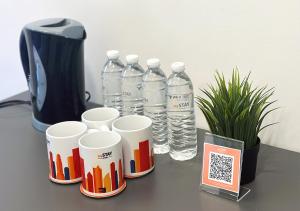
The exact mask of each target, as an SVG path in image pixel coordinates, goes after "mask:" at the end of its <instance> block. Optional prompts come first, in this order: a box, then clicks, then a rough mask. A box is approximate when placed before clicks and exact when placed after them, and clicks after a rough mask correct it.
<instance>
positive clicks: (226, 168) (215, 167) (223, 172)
mask: <svg viewBox="0 0 300 211" xmlns="http://www.w3.org/2000/svg"><path fill="white" fill-rule="evenodd" d="M233 166H234V158H233V157H232V156H230V155H224V154H219V153H215V152H210V154H209V170H208V178H209V179H211V180H214V181H217V182H223V183H227V184H231V185H232V179H233V178H232V177H233Z"/></svg>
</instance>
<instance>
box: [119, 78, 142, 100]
mask: <svg viewBox="0 0 300 211" xmlns="http://www.w3.org/2000/svg"><path fill="white" fill-rule="evenodd" d="M122 97H123V98H125V99H126V98H141V97H142V83H141V82H136V83H132V82H131V81H130V82H127V81H123V84H122Z"/></svg>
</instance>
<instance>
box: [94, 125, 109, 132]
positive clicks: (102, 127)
mask: <svg viewBox="0 0 300 211" xmlns="http://www.w3.org/2000/svg"><path fill="white" fill-rule="evenodd" d="M97 129H98V131H99V130H100V131H110V129H109V127H107V126H106V125H101V126H99V127H98V128H97Z"/></svg>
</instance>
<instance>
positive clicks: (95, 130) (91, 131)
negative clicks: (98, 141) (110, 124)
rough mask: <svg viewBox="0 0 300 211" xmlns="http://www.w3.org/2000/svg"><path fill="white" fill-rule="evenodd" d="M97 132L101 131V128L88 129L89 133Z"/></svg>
mask: <svg viewBox="0 0 300 211" xmlns="http://www.w3.org/2000/svg"><path fill="white" fill-rule="evenodd" d="M96 132H99V130H97V129H88V130H87V133H88V134H91V133H96Z"/></svg>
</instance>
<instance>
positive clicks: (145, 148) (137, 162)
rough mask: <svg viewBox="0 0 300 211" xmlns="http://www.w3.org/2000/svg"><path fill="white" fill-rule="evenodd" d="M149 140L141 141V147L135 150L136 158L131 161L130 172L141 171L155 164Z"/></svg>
mask: <svg viewBox="0 0 300 211" xmlns="http://www.w3.org/2000/svg"><path fill="white" fill-rule="evenodd" d="M149 144H150V143H149V140H145V141H141V142H139V148H138V149H135V150H134V152H133V153H134V160H131V161H130V172H131V173H139V172H143V171H147V170H149V169H150V168H151V167H153V166H154V156H153V149H151V154H150V145H149Z"/></svg>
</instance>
